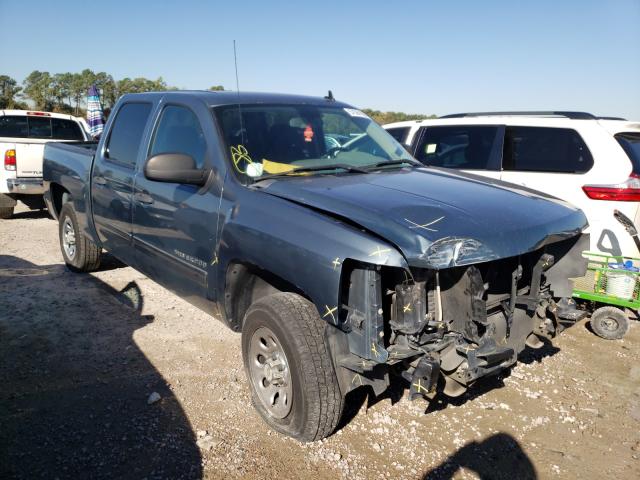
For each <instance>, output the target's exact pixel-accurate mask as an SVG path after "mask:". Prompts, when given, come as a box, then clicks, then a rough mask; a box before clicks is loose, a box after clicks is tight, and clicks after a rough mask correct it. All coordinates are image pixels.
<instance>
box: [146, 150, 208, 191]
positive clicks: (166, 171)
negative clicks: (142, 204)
mask: <svg viewBox="0 0 640 480" xmlns="http://www.w3.org/2000/svg"><path fill="white" fill-rule="evenodd" d="M207 173H208V170H206V169H203V168H196V161H195V160H194V159H193V157H191V155H186V154H184V153H161V154H159V155H154V156H153V157H150V158H149V159H148V160H147V163H146V164H145V166H144V176H145V177H147V178H148V179H149V180H154V181H156V182H168V183H186V184H189V185H199V186H202V185H204V184H205V182H206V181H207Z"/></svg>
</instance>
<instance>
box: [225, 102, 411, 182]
mask: <svg viewBox="0 0 640 480" xmlns="http://www.w3.org/2000/svg"><path fill="white" fill-rule="evenodd" d="M214 112H215V115H216V117H217V119H218V123H219V125H220V126H221V128H222V133H223V136H224V141H225V143H226V148H227V151H228V154H229V159H230V161H231V164H232V167H233V169H234V170H235V171H236V173H237V174H238V175H240V176H241V177H242V178H243V179H246V180H250V179H259V178H261V177H265V176H268V175H296V173H295V170H298V169H300V170H301V172H300V174H303V172H302V171H304V175H313V174H318V173H327V172H331V171H336V170H337V169H340V170H342V171H345V172H350V171H351V172H354V171H355V172H357V171H360V172H362V171H363V170H364V169H367V168H372V167H374V166H376V168H384V167H385V164H386V163H387V162H389V166H391V165H395V166H397V165H400V164H403V162H402V160H406V161H407V163H414V162H415V160H413V159H412V157H411V156H410V155H409V153H407V151H406V150H405V149H404V148H403V147H402V145H400V143H398V142H397V141H396V140H395V139H394V138H393V137H392V136H391V135H389V134H388V133H387V132H386V131H385V130H384V129H382V127H380V126H379V125H378V124H376V123H375V122H374V121H373V120H371V119H370V118H369V117H368V116H367V115H365V114H364V113H362V112H361V111H359V110H356V109H352V108H342V107H333V106H317V105H228V106H224V107H216V108H215V109H214ZM323 166H326V167H327V168H326V169H323V168H322V167H323Z"/></svg>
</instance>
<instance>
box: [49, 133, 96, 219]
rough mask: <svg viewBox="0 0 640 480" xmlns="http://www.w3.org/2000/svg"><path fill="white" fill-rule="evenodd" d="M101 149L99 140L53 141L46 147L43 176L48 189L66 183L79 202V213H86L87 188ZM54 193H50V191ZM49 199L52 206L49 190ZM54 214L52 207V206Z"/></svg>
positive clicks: (68, 190)
mask: <svg viewBox="0 0 640 480" xmlns="http://www.w3.org/2000/svg"><path fill="white" fill-rule="evenodd" d="M97 148H98V143H97V142H91V141H90V142H64V143H62V142H49V143H47V144H46V145H45V147H44V162H43V163H44V164H43V171H42V176H43V179H44V184H45V191H48V190H49V187H48V185H49V184H51V183H54V184H57V185H60V186H62V187H63V188H64V189H65V190H66V191H67V192H69V193H70V194H71V196H72V198H74V201H75V202H76V203H77V205H76V208H77V211H79V212H85V211H86V210H85V208H84V200H85V195H84V193H85V188H86V187H88V186H89V183H90V182H89V177H90V175H91V163H92V161H93V156H94V154H95V152H96V149H97ZM49 195H50V192H49ZM45 201H46V202H47V205H48V206H49V204H50V202H51V199H50V198H48V195H47V193H45ZM49 210H50V212H51V213H52V214H53V211H52V209H51V208H50V209H49ZM81 217H82V218H79V219H78V220H79V221H80V223H81V224H83V227H84V226H85V225H86V219H85V218H84V214H82V215H81Z"/></svg>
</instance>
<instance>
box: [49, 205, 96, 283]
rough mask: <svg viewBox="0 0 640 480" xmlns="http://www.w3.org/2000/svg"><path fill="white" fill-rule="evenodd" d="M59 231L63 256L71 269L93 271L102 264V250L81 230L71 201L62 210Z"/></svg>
mask: <svg viewBox="0 0 640 480" xmlns="http://www.w3.org/2000/svg"><path fill="white" fill-rule="evenodd" d="M58 232H59V236H60V250H62V257H63V258H64V263H66V264H67V267H69V269H71V270H73V271H75V272H91V271H93V270H96V269H97V268H98V267H99V266H100V257H101V252H102V250H101V249H100V248H99V247H97V246H96V245H95V244H94V243H93V242H92V241H91V240H89V239H88V238H87V237H85V236H84V235H83V234H82V233H81V232H80V229H79V228H78V219H77V217H76V212H75V210H74V209H73V205H72V204H71V203H65V204H64V206H63V207H62V209H61V210H60V216H59V224H58Z"/></svg>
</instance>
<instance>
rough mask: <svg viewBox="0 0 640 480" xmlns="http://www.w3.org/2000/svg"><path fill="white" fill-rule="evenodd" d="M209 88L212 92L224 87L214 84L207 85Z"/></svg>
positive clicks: (220, 90) (219, 90)
mask: <svg viewBox="0 0 640 480" xmlns="http://www.w3.org/2000/svg"><path fill="white" fill-rule="evenodd" d="M209 90H211V91H212V92H223V91H224V87H223V86H222V85H214V86H212V87H209Z"/></svg>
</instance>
